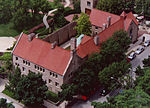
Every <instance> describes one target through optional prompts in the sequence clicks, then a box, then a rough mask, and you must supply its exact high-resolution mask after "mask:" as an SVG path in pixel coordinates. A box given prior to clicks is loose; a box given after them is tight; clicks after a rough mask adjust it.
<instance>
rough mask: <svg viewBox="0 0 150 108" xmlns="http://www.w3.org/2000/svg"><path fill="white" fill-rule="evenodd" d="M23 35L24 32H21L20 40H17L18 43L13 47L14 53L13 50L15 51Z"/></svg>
mask: <svg viewBox="0 0 150 108" xmlns="http://www.w3.org/2000/svg"><path fill="white" fill-rule="evenodd" d="M22 36H23V32H21V34H20V36H19V38H18V40H17V42H16V45H15V46H14V48H13V50H12V52H11V54H13V52H14V51H15V49H16V47H17V45H18V43H19V41H20V39H21V37H22Z"/></svg>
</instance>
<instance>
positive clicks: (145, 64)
mask: <svg viewBox="0 0 150 108" xmlns="http://www.w3.org/2000/svg"><path fill="white" fill-rule="evenodd" d="M142 62H143V64H144V66H143V67H149V66H150V56H148V58H147V59H144V60H143V61H142Z"/></svg>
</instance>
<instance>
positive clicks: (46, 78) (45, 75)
mask: <svg viewBox="0 0 150 108" xmlns="http://www.w3.org/2000/svg"><path fill="white" fill-rule="evenodd" d="M16 57H18V56H15V55H13V65H14V66H15V67H17V65H18V64H19V66H18V67H19V68H20V69H21V72H22V74H24V75H27V74H28V73H29V71H32V72H35V73H38V72H39V73H41V74H42V75H43V76H42V78H43V80H44V81H46V85H47V86H48V89H49V90H50V91H52V92H54V93H58V91H61V88H60V86H61V85H62V84H63V77H62V76H61V75H59V74H57V73H55V72H53V71H50V70H47V69H45V68H43V67H41V66H39V67H41V68H42V70H43V69H45V71H44V72H43V71H40V69H39V70H38V69H37V68H36V69H35V65H36V64H34V63H32V62H30V61H27V63H30V65H27V64H26V63H23V60H24V59H22V58H20V57H18V60H16ZM25 61H26V60H25ZM37 66H38V65H37ZM22 67H24V68H25V71H23V68H22ZM50 72H51V73H52V74H51V75H50ZM53 73H54V74H53ZM56 75H57V77H56ZM49 80H51V82H50V83H49ZM55 82H57V83H59V85H58V86H55Z"/></svg>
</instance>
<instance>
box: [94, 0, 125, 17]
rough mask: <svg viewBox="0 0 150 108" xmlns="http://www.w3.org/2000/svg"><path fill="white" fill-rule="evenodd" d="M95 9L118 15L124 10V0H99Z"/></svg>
mask: <svg viewBox="0 0 150 108" xmlns="http://www.w3.org/2000/svg"><path fill="white" fill-rule="evenodd" d="M97 9H100V10H103V11H106V12H110V13H113V14H118V15H120V14H121V13H122V11H123V10H124V0H123V1H122V0H99V1H98V4H97Z"/></svg>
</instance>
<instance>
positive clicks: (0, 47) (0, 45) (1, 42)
mask: <svg viewBox="0 0 150 108" xmlns="http://www.w3.org/2000/svg"><path fill="white" fill-rule="evenodd" d="M15 41H16V39H15V38H13V37H0V52H9V51H8V50H7V48H10V47H12V46H13V44H14V42H15Z"/></svg>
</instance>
